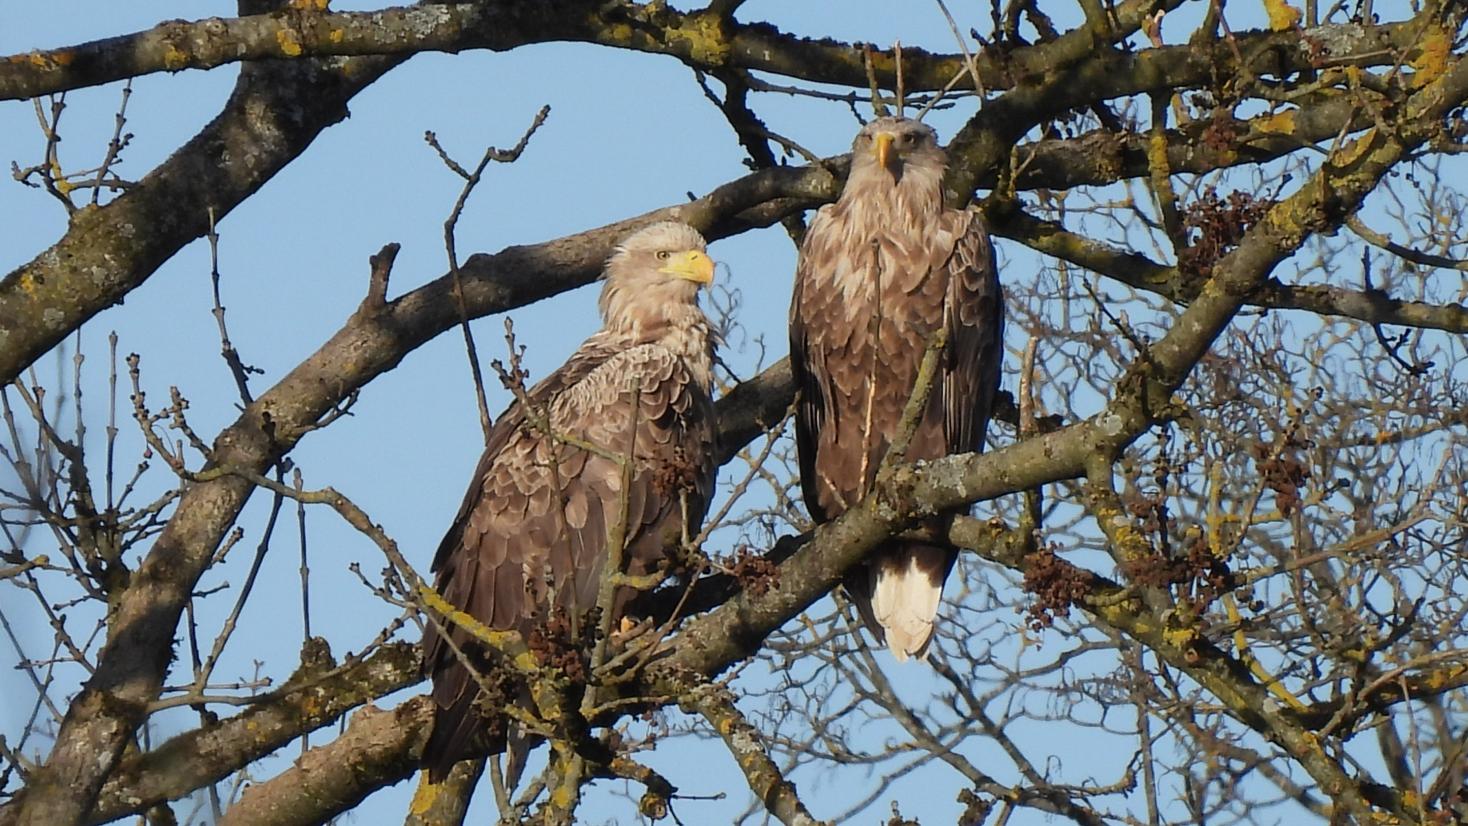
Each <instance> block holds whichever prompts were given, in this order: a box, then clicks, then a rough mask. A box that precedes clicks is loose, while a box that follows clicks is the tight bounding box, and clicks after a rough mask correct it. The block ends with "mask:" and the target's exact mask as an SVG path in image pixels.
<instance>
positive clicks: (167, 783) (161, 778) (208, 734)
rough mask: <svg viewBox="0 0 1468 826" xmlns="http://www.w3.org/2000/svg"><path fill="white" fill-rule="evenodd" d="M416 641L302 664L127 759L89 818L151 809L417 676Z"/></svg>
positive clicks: (414, 680) (411, 682)
mask: <svg viewBox="0 0 1468 826" xmlns="http://www.w3.org/2000/svg"><path fill="white" fill-rule="evenodd" d="M420 656H421V655H420V652H419V650H418V646H416V645H408V644H406V643H392V644H390V645H386V646H384V647H382V648H381V649H379V650H378V651H377V652H376V653H374V654H373V655H372V656H370V657H368V658H367V659H365V660H361V661H359V662H356V663H352V664H349V665H347V666H345V667H342V668H339V669H330V670H329V671H328V672H326V673H325V674H322V673H317V669H303V670H302V671H301V672H298V673H297V674H295V675H293V676H292V677H291V679H290V681H289V682H287V683H286V684H285V685H284V686H282V687H281V688H280V689H279V690H278V691H275V692H272V693H271V694H270V695H267V696H265V697H262V698H260V700H259V702H258V703H256V704H255V705H252V706H250V707H249V708H247V709H246V710H245V711H243V712H241V713H240V714H237V715H235V716H234V717H230V718H228V719H225V720H223V721H221V722H220V723H218V724H217V725H214V726H211V727H209V728H202V729H197V730H195V731H190V732H187V733H185V734H180V735H179V736H177V737H175V738H173V739H172V740H169V741H168V742H166V743H163V744H162V745H160V746H158V747H157V748H155V749H153V750H151V751H148V752H145V753H143V754H141V755H139V756H138V757H136V758H134V759H132V760H129V761H127V762H124V763H123V764H122V765H120V766H119V767H118V768H117V771H116V772H114V773H113V774H112V776H111V777H109V778H108V780H107V784H106V785H105V786H103V787H102V794H101V796H100V798H99V799H98V801H97V807H96V809H95V810H94V811H93V812H92V815H91V816H90V817H89V818H88V821H87V822H89V823H106V822H108V821H112V820H116V819H117V818H120V817H126V816H128V815H136V814H141V813H143V812H144V811H146V810H147V809H148V807H150V806H152V805H154V804H156V803H162V802H165V801H169V800H177V799H178V798H180V797H183V796H184V795H187V794H188V793H190V792H192V791H194V790H195V789H199V788H202V787H204V786H207V785H209V784H210V783H214V782H217V781H219V780H222V779H224V778H226V777H228V776H229V775H230V774H232V773H234V772H236V771H239V770H240V769H242V768H244V767H245V766H248V765H249V764H250V763H252V762H254V761H256V760H259V759H261V758H262V757H265V756H267V755H269V754H271V753H273V752H275V751H276V750H278V749H281V748H283V747H285V746H286V745H287V744H289V743H291V742H292V741H294V740H296V739H297V738H299V737H300V736H301V735H302V734H306V733H308V732H311V731H315V730H317V729H319V728H322V727H324V726H328V725H331V724H332V723H334V722H336V720H338V719H339V718H340V717H341V715H343V714H345V713H346V712H347V711H348V710H350V709H352V708H354V707H356V706H359V705H362V704H363V703H368V702H371V701H373V700H375V699H377V698H379V697H382V696H385V695H387V694H391V693H392V692H394V691H398V690H401V689H403V688H406V687H408V686H410V685H414V684H416V683H418V682H421V681H422V679H423V675H422V674H421V673H419V658H420Z"/></svg>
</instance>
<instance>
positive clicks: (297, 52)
mask: <svg viewBox="0 0 1468 826" xmlns="http://www.w3.org/2000/svg"><path fill="white" fill-rule="evenodd" d="M275 42H276V43H279V44H280V51H281V53H282V54H284V55H285V56H286V57H300V56H301V52H302V49H301V39H300V38H299V37H297V36H296V33H295V31H294V30H293V29H281V30H280V31H278V32H276V33H275Z"/></svg>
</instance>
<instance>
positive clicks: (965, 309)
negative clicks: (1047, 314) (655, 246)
mask: <svg viewBox="0 0 1468 826" xmlns="http://www.w3.org/2000/svg"><path fill="white" fill-rule="evenodd" d="M945 167H946V158H945V155H944V153H943V150H942V149H941V148H939V146H938V142H937V137H936V135H935V134H934V132H933V130H932V129H931V128H930V127H928V126H926V125H924V124H922V123H919V122H917V121H914V120H908V119H906V118H893V117H884V118H878V119H876V120H874V121H872V122H871V123H869V124H867V125H866V127H865V128H863V129H862V130H861V131H860V132H859V133H857V136H856V140H855V141H854V142H853V143H852V151H851V174H850V176H849V177H848V178H847V179H846V187H845V189H844V190H843V191H842V193H841V197H840V199H839V200H837V201H836V203H834V204H830V205H827V206H825V207H822V208H821V209H820V210H819V211H818V212H817V213H816V216H815V219H814V220H813V221H812V222H811V225H810V230H809V231H808V232H807V233H806V236H805V241H804V243H803V244H802V245H801V248H800V262H799V264H798V265H797V267H796V271H795V295H794V300H793V302H792V304H791V307H790V363H791V366H792V368H793V369H794V373H795V381H796V387H797V388H798V390H799V393H800V402H799V406H798V411H797V418H796V431H795V432H796V441H797V445H798V448H799V452H800V482H801V488H802V490H803V492H804V494H805V503H806V507H807V508H809V509H810V513H811V516H812V517H813V518H814V519H815V520H816V521H817V522H825V521H827V520H830V519H834V518H835V517H837V516H839V515H841V514H842V513H843V512H844V511H845V510H846V509H847V508H848V507H851V506H853V505H855V504H856V503H857V502H858V501H859V500H860V499H861V498H862V497H863V496H865V495H866V493H867V491H868V489H869V488H870V487H871V484H872V481H873V479H874V478H875V476H876V472H877V469H878V467H879V466H880V465H881V463H882V459H883V457H884V456H886V454H887V449H888V446H889V444H890V442H891V440H892V439H893V438H894V436H895V431H896V430H897V428H898V424H899V422H900V420H901V418H902V411H903V408H904V406H906V404H907V401H908V399H909V398H910V397H911V396H912V393H913V388H914V383H915V380H916V377H917V373H918V367H919V365H920V364H921V362H922V358H923V352H924V349H925V347H926V345H927V343H928V341H929V340H930V338H931V337H932V336H933V335H934V334H935V332H936V331H937V330H938V329H939V328H940V327H942V328H946V330H947V343H946V349H945V352H943V353H942V361H941V365H940V367H941V369H940V372H939V375H938V378H937V380H936V384H935V386H934V387H933V388H932V395H931V396H930V397H929V401H928V405H927V408H926V409H925V410H924V411H923V414H922V418H921V419H920V420H919V422H918V426H917V430H916V434H915V435H914V437H913V439H912V442H911V444H910V445H909V447H908V450H907V454H906V459H907V460H908V461H918V460H924V459H935V458H937V457H940V456H944V455H946V454H950V453H964V452H967V451H977V450H981V449H982V448H983V444H984V431H985V430H987V429H988V426H989V414H990V411H991V409H992V408H993V404H994V395H995V393H996V392H997V390H998V387H999V367H1000V363H1001V361H1002V360H1003V324H1004V306H1003V305H1004V301H1003V293H1002V291H1001V289H1000V286H999V280H998V275H997V273H996V265H995V262H994V250H993V247H992V246H991V245H990V243H989V235H988V232H987V230H986V229H985V227H984V222H983V219H982V218H981V217H980V216H979V214H978V212H977V211H974V210H956V209H948V208H946V207H945V206H944V204H943V186H942V184H943V172H944V169H945ZM955 558H956V552H955V551H954V550H953V549H952V548H948V547H942V546H940V545H937V544H926V543H922V542H913V541H893V542H889V543H887V544H885V545H883V546H882V547H880V548H879V549H878V550H877V551H876V552H874V553H873V555H872V556H871V557H870V558H869V559H868V560H867V561H866V562H865V564H864V565H862V566H859V567H858V568H857V569H854V570H852V571H850V572H848V574H847V577H846V581H845V587H846V590H847V591H848V592H849V593H850V595H851V598H852V600H853V601H854V602H855V603H856V606H857V608H858V610H859V611H860V613H861V616H862V619H863V621H864V623H865V624H866V626H867V628H868V629H870V630H871V632H872V633H873V634H874V635H875V636H876V637H877V639H878V641H879V642H881V641H885V642H886V644H887V645H888V647H889V648H891V650H892V654H893V655H894V656H895V657H896V658H897V659H898V660H899V661H901V660H906V659H907V658H908V657H909V656H912V655H918V656H922V655H924V654H926V652H927V647H928V643H929V641H930V640H931V638H932V634H933V620H934V617H935V616H936V615H937V612H938V603H939V602H940V600H941V598H942V595H943V580H944V579H945V578H947V576H948V572H949V570H950V569H951V568H952V567H953V562H954V560H955Z"/></svg>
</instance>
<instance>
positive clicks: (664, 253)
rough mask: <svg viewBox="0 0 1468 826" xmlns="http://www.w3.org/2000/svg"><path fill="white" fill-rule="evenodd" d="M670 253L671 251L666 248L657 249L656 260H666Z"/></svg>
mask: <svg viewBox="0 0 1468 826" xmlns="http://www.w3.org/2000/svg"><path fill="white" fill-rule="evenodd" d="M670 255H672V253H671V252H668V251H667V250H658V260H659V261H666V260H668V256H670Z"/></svg>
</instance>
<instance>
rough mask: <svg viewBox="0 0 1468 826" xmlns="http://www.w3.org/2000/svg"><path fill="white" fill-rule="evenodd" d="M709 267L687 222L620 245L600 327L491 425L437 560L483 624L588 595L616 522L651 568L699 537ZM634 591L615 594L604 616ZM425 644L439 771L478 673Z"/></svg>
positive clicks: (468, 731)
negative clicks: (628, 461)
mask: <svg viewBox="0 0 1468 826" xmlns="http://www.w3.org/2000/svg"><path fill="white" fill-rule="evenodd" d="M712 275H713V264H712V262H710V261H709V259H708V256H707V255H706V254H705V253H704V240H703V238H702V236H700V235H699V234H698V233H697V232H696V231H695V230H694V229H693V228H691V227H689V226H687V225H685V224H680V223H674V222H665V223H660V224H653V225H652V226H650V227H647V228H645V229H643V230H641V231H639V232H636V233H634V234H633V235H631V236H630V237H628V238H627V239H626V240H625V241H624V242H623V243H622V244H621V245H620V246H619V247H618V248H617V250H616V252H615V253H613V255H612V257H611V258H610V260H609V261H608V262H607V267H606V273H605V278H606V285H605V287H604V288H603V290H602V295H601V311H602V318H603V322H604V327H603V328H602V330H601V331H600V332H597V333H596V334H595V335H593V336H591V337H590V338H588V339H587V340H586V341H585V342H584V343H583V344H582V345H581V347H580V348H579V349H577V350H576V352H575V354H573V355H572V356H571V358H570V359H569V360H568V361H567V362H566V363H565V364H564V365H562V366H561V367H560V369H558V370H556V371H555V372H554V373H552V374H551V375H549V376H547V377H546V378H545V379H544V380H543V381H541V382H540V383H539V384H537V385H535V386H534V387H533V388H531V390H530V391H529V392H528V394H527V399H528V401H529V406H530V409H531V411H534V412H533V414H532V415H529V416H527V410H526V407H525V406H524V405H522V404H520V403H519V402H516V403H515V404H512V405H510V407H509V409H508V410H506V411H505V412H504V413H503V414H502V415H501V416H500V418H499V420H498V421H497V422H496V423H495V425H494V427H493V429H492V431H491V433H490V436H489V442H488V445H487V446H486V448H485V451H484V455H483V457H482V458H481V459H480V460H479V466H478V468H477V469H476V470H475V471H474V477H473V479H472V481H471V482H470V485H469V491H468V493H467V494H466V495H465V497H464V503H463V504H462V505H461V506H460V507H459V513H458V515H457V516H455V517H454V522H453V525H452V526H451V527H450V528H449V530H448V533H447V535H445V536H444V538H443V542H442V543H441V544H440V545H439V548H438V554H437V556H436V557H435V558H434V562H433V570H434V571H436V572H437V575H438V576H437V580H436V583H435V585H436V587H437V588H438V590H439V592H440V593H441V594H443V596H444V597H445V598H446V599H447V600H448V601H449V602H451V603H453V604H454V605H456V606H458V607H460V608H461V609H463V610H465V611H466V612H468V613H469V614H470V615H472V616H473V617H475V618H476V619H478V620H479V621H481V622H483V623H485V624H486V625H488V626H489V627H490V628H494V629H499V630H507V629H513V630H516V631H519V632H520V633H521V634H522V635H525V636H528V635H529V634H530V632H531V631H532V630H534V629H536V628H537V627H540V626H541V625H542V624H543V623H544V622H545V619H546V617H547V614H548V612H549V610H550V609H551V608H552V607H556V608H563V609H565V610H566V612H567V614H568V615H570V616H573V617H574V616H579V615H580V614H582V613H583V612H585V611H586V610H588V609H590V608H592V607H594V606H595V605H596V601H597V591H598V589H599V586H600V582H601V577H602V567H603V564H604V562H605V560H606V558H607V554H606V550H607V542H608V536H609V532H611V531H613V529H614V528H617V527H622V526H625V530H624V531H621V532H622V533H624V534H625V537H626V545H625V548H626V552H625V554H624V557H623V558H624V560H625V562H626V570H627V571H628V572H629V573H633V574H642V573H648V572H651V571H653V570H654V569H656V568H657V566H658V563H659V562H660V561H661V560H662V559H663V558H664V557H665V555H666V549H667V548H668V547H670V546H672V545H676V543H677V542H678V540H679V538H680V536H681V535H682V533H683V531H684V528H685V518H686V519H687V522H688V524H687V526H686V527H687V529H688V531H689V532H690V533H695V532H697V530H698V527H699V525H700V524H701V523H702V521H703V515H704V512H705V509H706V507H707V503H708V498H709V495H710V493H711V492H712V490H713V484H714V473H715V470H716V469H715V467H714V464H713V463H714V451H713V442H714V433H715V430H714V420H713V415H714V414H713V404H712V402H711V400H710V397H709V393H710V371H711V369H712V359H713V348H714V341H715V335H714V332H713V329H712V327H711V325H710V323H709V321H708V319H707V318H706V317H705V316H704V314H703V312H702V311H701V310H700V309H699V308H698V303H697V295H698V289H699V287H700V286H701V285H702V284H706V283H708V281H709V280H710V279H711V278H712ZM542 416H544V417H546V418H548V420H549V427H550V430H551V431H552V432H553V433H555V434H556V435H557V436H559V437H563V438H565V439H568V440H569V441H570V442H572V443H573V444H568V443H567V442H566V441H560V442H558V441H557V440H554V439H552V438H550V436H549V435H548V434H547V433H546V432H545V429H544V428H543V427H541V426H537V425H536V424H535V423H534V422H535V421H536V420H537V419H540V418H541V417H542ZM575 444H581V445H583V446H582V447H577V446H575ZM586 444H589V445H591V446H594V448H595V449H588V448H587V447H585V446H584V445H586ZM627 456H631V457H632V458H633V470H632V474H631V479H630V484H626V485H624V482H623V469H622V467H621V464H620V463H619V462H618V461H617V459H616V458H615V457H627ZM670 480H671V483H670ZM624 487H625V490H624ZM624 509H625V510H624ZM624 512H625V514H626V521H625V523H621V522H620V517H621V514H623V513H624ZM613 535H614V534H613ZM633 595H634V594H633V592H631V591H630V589H624V592H623V593H620V594H618V597H617V600H616V603H617V604H616V605H615V606H614V607H613V610H614V612H620V611H621V610H622V609H623V608H624V607H625V605H626V602H627V600H628V599H629V598H630V597H632V596H633ZM450 637H451V639H452V640H453V642H454V643H455V644H456V645H457V646H459V647H460V648H463V649H465V650H466V651H468V652H469V653H470V656H471V658H473V659H475V660H476V661H477V662H482V663H485V664H486V665H487V664H488V663H489V662H490V661H491V659H492V658H486V657H485V655H484V653H483V651H482V649H481V647H480V646H478V645H477V644H476V643H475V642H474V641H473V639H472V638H471V637H470V636H469V635H468V634H466V633H464V632H462V631H459V630H453V631H451V632H450ZM425 645H426V651H425V658H424V668H425V670H426V671H428V672H429V673H430V674H431V675H432V678H433V698H434V701H435V703H436V705H437V712H436V715H435V718H434V727H433V733H432V734H431V735H430V737H429V741H428V744H427V746H426V747H425V749H424V758H423V761H424V765H425V766H427V767H428V769H429V775H430V779H431V780H433V781H435V782H437V781H438V780H440V779H442V777H443V776H444V775H445V774H447V772H448V770H449V768H450V767H451V766H452V765H453V763H454V762H456V761H457V760H460V759H462V758H464V757H465V756H467V755H468V754H469V753H471V751H472V746H473V745H474V743H475V741H476V739H479V738H481V737H484V736H485V735H484V730H485V726H486V721H485V720H483V719H482V718H481V715H480V714H479V713H478V711H477V710H476V709H475V707H474V702H475V697H476V696H478V694H479V693H480V692H479V687H478V684H477V683H476V682H475V681H474V680H473V679H472V677H471V675H470V674H469V672H468V670H467V669H466V668H465V666H464V664H463V663H462V662H461V661H460V660H459V659H458V657H457V656H456V655H455V654H454V652H453V650H452V649H451V648H450V647H449V646H448V645H447V644H445V641H444V639H443V638H442V637H440V636H439V635H438V634H436V633H434V632H433V631H432V630H431V629H430V631H429V632H428V633H427V634H426V635H425ZM491 722H496V723H498V725H497V726H496V728H498V731H497V732H495V733H492V734H491V735H489V742H488V745H489V746H490V747H491V748H493V747H495V746H496V745H497V743H496V742H494V741H499V742H501V743H502V741H503V738H504V735H505V732H504V730H503V721H502V720H500V721H491Z"/></svg>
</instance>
